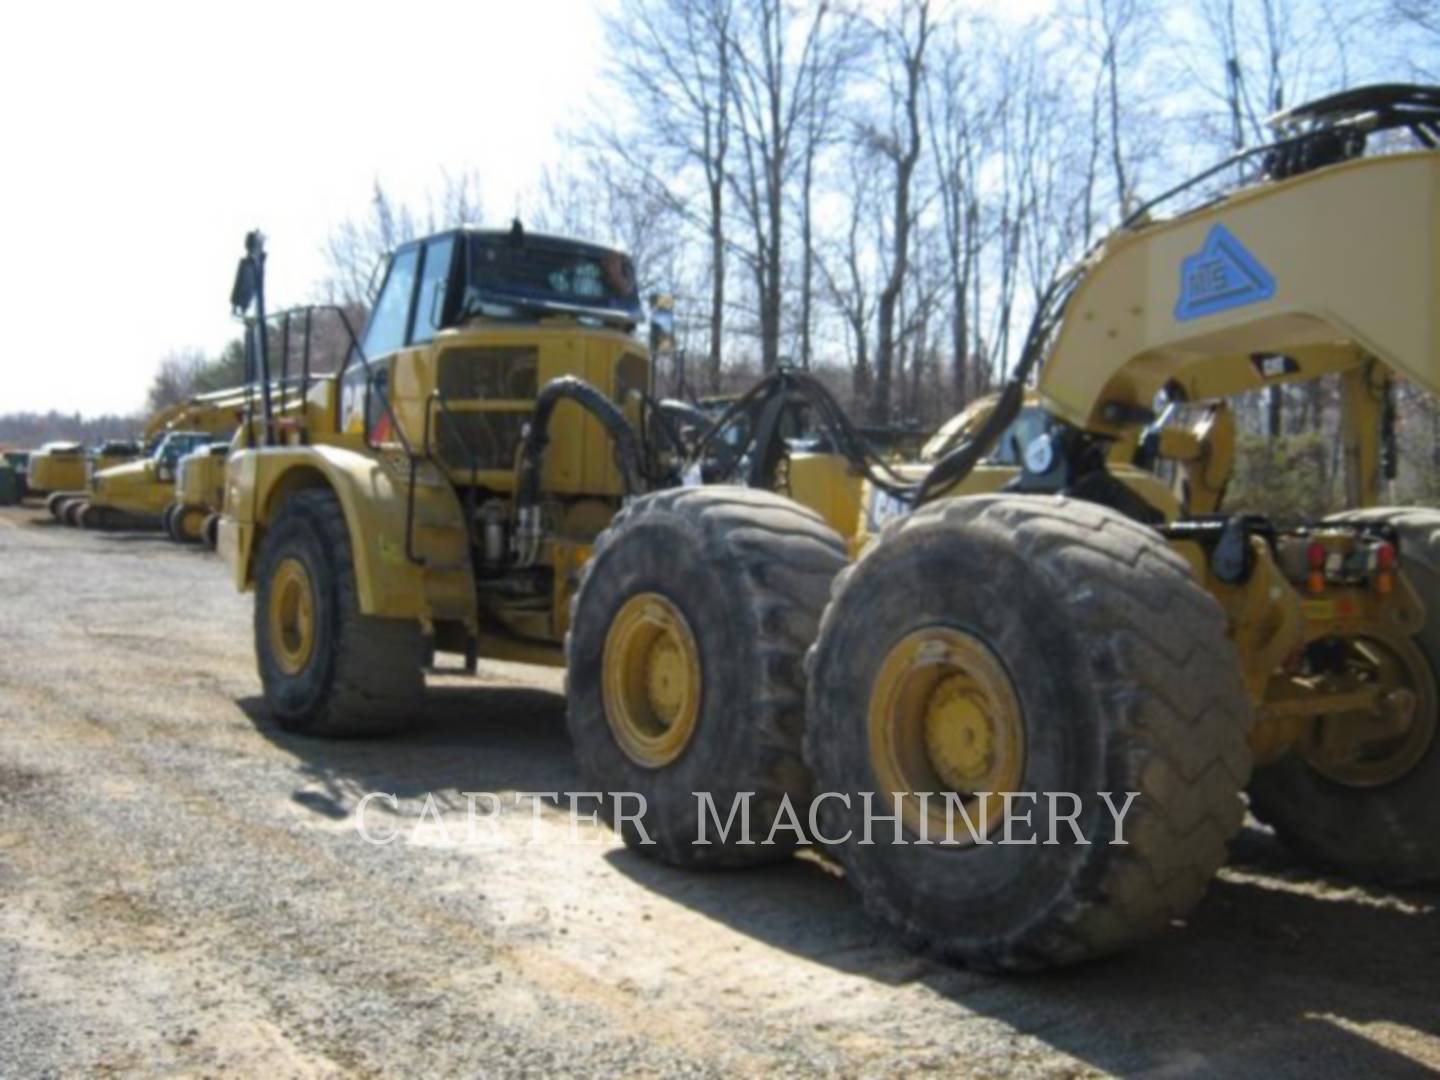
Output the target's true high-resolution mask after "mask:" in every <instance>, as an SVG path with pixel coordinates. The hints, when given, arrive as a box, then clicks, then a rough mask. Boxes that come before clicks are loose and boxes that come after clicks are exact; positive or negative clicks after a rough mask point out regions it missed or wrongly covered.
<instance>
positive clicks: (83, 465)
mask: <svg viewBox="0 0 1440 1080" xmlns="http://www.w3.org/2000/svg"><path fill="white" fill-rule="evenodd" d="M141 453H142V448H141V445H140V443H138V442H136V441H134V440H131V439H107V440H105V441H104V442H102V443H100V445H98V446H96V447H95V448H94V449H93V450H91V451H89V452H87V451H86V450H85V448H84V447H83V446H81V445H80V444H79V443H78V442H50V443H46V444H45V445H44V446H42V447H41V448H40V449H39V450H37V451H35V452H34V453H33V454H31V455H30V465H29V477H28V480H29V483H28V489H29V493H30V494H32V495H43V496H45V502H46V506H47V507H49V509H50V512H51V513H52V514H54V515H55V516H56V517H59V516H60V511H61V509H62V504H63V503H64V502H66V501H67V500H70V499H73V498H75V497H76V496H77V495H79V494H81V493H82V492H83V491H84V489H85V485H86V483H87V481H88V479H89V476H90V474H91V473H92V472H93V471H94V470H96V469H108V468H110V467H111V466H112V465H123V464H125V463H126V462H127V461H133V460H135V458H137V457H139V456H140V454H141Z"/></svg>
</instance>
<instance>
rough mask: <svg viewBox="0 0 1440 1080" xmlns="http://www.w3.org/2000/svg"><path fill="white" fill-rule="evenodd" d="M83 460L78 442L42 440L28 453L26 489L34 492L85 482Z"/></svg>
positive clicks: (74, 486)
mask: <svg viewBox="0 0 1440 1080" xmlns="http://www.w3.org/2000/svg"><path fill="white" fill-rule="evenodd" d="M86 466H87V461H86V457H85V450H84V448H83V447H81V446H80V444H79V443H70V442H63V443H46V444H45V445H44V446H42V447H41V448H40V449H39V450H36V451H35V452H34V453H33V454H31V455H30V477H29V483H30V490H31V491H32V492H34V493H35V494H37V495H50V494H53V493H54V492H57V491H76V490H78V489H80V488H83V487H84V486H85V478H86Z"/></svg>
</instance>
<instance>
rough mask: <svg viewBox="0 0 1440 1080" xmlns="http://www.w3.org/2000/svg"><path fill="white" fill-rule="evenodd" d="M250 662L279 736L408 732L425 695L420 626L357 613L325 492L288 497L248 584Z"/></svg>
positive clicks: (338, 523) (345, 551) (342, 532)
mask: <svg viewBox="0 0 1440 1080" xmlns="http://www.w3.org/2000/svg"><path fill="white" fill-rule="evenodd" d="M255 586H256V587H255V654H256V660H257V662H258V664H259V668H260V681H261V683H262V684H263V686H264V689H265V702H266V704H267V705H268V706H269V709H270V712H271V715H273V716H274V717H275V719H276V721H277V722H278V723H279V724H280V726H281V727H283V728H284V729H285V730H286V731H291V732H295V733H297V734H303V735H319V736H350V735H375V734H382V733H387V732H392V731H396V730H398V729H400V728H403V727H405V726H407V725H408V724H409V723H410V721H411V720H413V719H414V717H415V715H416V713H417V712H418V709H419V705H420V702H421V698H422V696H423V694H424V687H425V682H424V676H423V674H422V671H421V666H422V664H423V663H424V645H425V642H424V637H423V635H422V634H421V631H420V626H419V624H418V623H415V622H411V621H409V620H404V619H380V618H375V617H373V616H368V615H362V614H361V613H360V601H359V594H358V590H357V588H356V584H355V568H354V563H353V558H352V554H351V547H350V533H349V529H348V528H347V526H346V523H345V513H344V511H343V510H342V509H341V506H340V501H339V500H338V499H337V498H336V497H335V495H334V493H333V492H331V491H329V490H328V489H322V488H312V489H307V490H304V491H300V492H298V493H297V494H295V495H293V496H291V498H290V499H288V500H287V501H286V502H285V503H284V505H283V506H281V508H280V510H279V512H278V513H277V514H276V516H275V519H274V521H273V522H272V524H271V525H270V527H269V528H268V529H267V530H266V532H265V537H264V539H263V540H262V541H261V545H260V552H259V556H258V559H257V567H256V574H255Z"/></svg>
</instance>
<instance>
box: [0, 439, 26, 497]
mask: <svg viewBox="0 0 1440 1080" xmlns="http://www.w3.org/2000/svg"><path fill="white" fill-rule="evenodd" d="M29 467H30V455H29V454H28V453H27V452H26V451H24V450H6V451H4V452H3V453H0V506H15V505H17V504H18V503H20V501H21V500H23V499H24V498H25V497H26V496H27V495H29V494H30V489H29V488H28V487H27V486H26V476H27V473H28V472H29Z"/></svg>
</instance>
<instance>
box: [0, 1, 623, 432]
mask: <svg viewBox="0 0 1440 1080" xmlns="http://www.w3.org/2000/svg"><path fill="white" fill-rule="evenodd" d="M602 2H603V0H602ZM600 10H601V5H600V4H596V3H592V2H589V0H523V2H514V0H470V2H468V3H445V2H431V0H423V2H422V0H405V2H403V3H398V2H395V0H390V2H388V3H383V4H364V3H356V2H353V0H352V2H348V3H344V4H340V3H333V4H332V3H314V2H308V0H290V2H288V3H277V2H272V0H248V2H242V3H229V4H223V5H222V4H208V3H195V2H190V3H159V2H150V0H130V2H127V3H113V2H110V3H71V4H67V3H43V4H41V3H35V4H29V3H25V4H9V5H7V6H6V9H5V12H4V14H0V100H3V101H4V103H5V104H4V106H3V108H0V157H3V165H0V207H3V225H4V227H3V234H0V235H3V239H4V243H5V245H6V250H5V258H4V259H3V260H0V290H3V291H0V296H3V298H4V299H3V310H4V312H5V316H6V319H5V321H6V324H7V333H6V335H5V342H6V345H5V348H6V355H5V356H4V357H3V360H0V365H3V368H0V370H3V378H0V412H9V411H12V410H19V409H37V410H44V409H49V408H52V407H53V408H59V409H63V410H67V411H70V410H78V411H81V412H84V413H87V414H90V413H98V412H111V411H115V412H129V411H133V410H137V409H139V408H140V407H141V406H142V405H143V403H144V400H145V391H146V389H147V387H148V385H149V381H150V376H151V375H152V373H153V372H154V370H155V368H156V365H157V362H158V361H159V359H160V358H161V357H162V356H163V355H164V354H165V353H167V352H169V351H172V350H174V349H176V348H179V347H184V346H187V345H189V346H195V347H199V348H203V349H205V350H207V351H214V350H218V349H219V348H220V347H221V346H222V345H223V344H224V343H225V341H226V340H228V339H229V338H230V337H233V336H234V334H235V330H236V327H235V324H233V323H232V322H231V321H230V319H229V318H228V312H227V305H226V301H227V298H228V296H229V291H230V284H231V278H232V276H233V274H234V269H235V261H236V259H237V258H238V256H239V254H240V250H241V244H242V240H243V237H244V234H245V231H246V230H247V229H250V228H253V227H254V226H256V225H258V226H260V227H261V228H263V229H264V230H265V232H266V233H267V235H268V236H269V238H270V245H269V250H270V253H271V259H270V272H271V273H270V293H271V297H272V302H273V303H275V304H284V303H290V302H295V301H299V300H303V299H308V298H309V295H310V289H311V286H312V284H313V282H314V281H315V279H316V278H317V277H318V276H319V274H320V272H321V270H322V265H321V259H320V249H321V246H322V244H323V242H324V239H325V236H326V234H327V233H328V232H329V231H330V229H331V228H332V227H333V226H334V224H335V223H336V222H337V221H338V220H340V219H342V218H345V217H347V216H350V215H352V214H358V213H360V212H362V211H363V210H364V206H365V201H366V198H367V196H368V194H369V191H370V187H371V184H372V182H373V181H374V179H375V178H376V177H379V178H380V180H381V181H382V182H383V183H384V184H385V185H386V187H387V188H393V189H394V191H395V193H396V194H397V195H398V196H400V197H401V198H402V199H404V200H406V201H415V202H420V201H422V200H423V198H424V196H425V194H426V193H427V192H428V191H431V190H434V189H435V188H436V187H437V185H438V183H439V181H440V178H441V175H442V170H445V169H448V170H450V171H451V172H452V173H459V172H462V171H464V170H466V169H471V168H473V169H475V170H477V171H478V173H479V175H480V176H481V178H482V182H483V186H484V191H483V196H484V201H485V207H486V214H487V217H489V218H491V219H492V220H497V221H498V220H502V219H503V220H508V218H509V215H510V214H511V213H513V212H514V211H515V210H516V209H517V208H521V209H523V207H524V199H525V198H526V194H527V192H528V191H529V190H531V189H532V188H533V186H534V184H535V181H536V179H537V177H538V176H539V173H540V171H541V168H542V167H543V166H544V165H545V164H547V163H551V162H554V161H555V160H556V159H557V158H558V156H559V154H558V149H559V148H558V146H557V144H556V136H557V132H558V131H559V130H560V129H562V128H563V126H564V124H565V123H566V122H567V121H569V120H571V119H572V118H573V117H574V116H575V115H576V114H577V112H579V111H580V110H581V109H582V108H583V107H584V106H585V104H586V102H587V100H588V95H589V94H591V93H592V92H593V89H594V87H595V85H596V82H597V79H596V76H597V73H598V71H599V67H600V65H601V64H602V62H603V56H602V49H601V38H602V31H601V26H600V15H599V11H600Z"/></svg>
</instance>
